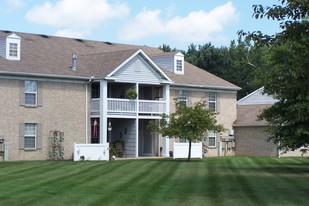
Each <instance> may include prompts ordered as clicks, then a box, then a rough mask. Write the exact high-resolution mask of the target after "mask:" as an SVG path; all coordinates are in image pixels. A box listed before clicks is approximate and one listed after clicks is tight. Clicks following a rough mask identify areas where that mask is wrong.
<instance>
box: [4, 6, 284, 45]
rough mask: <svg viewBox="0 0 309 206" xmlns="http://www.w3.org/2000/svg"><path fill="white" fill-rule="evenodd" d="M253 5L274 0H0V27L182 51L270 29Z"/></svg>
mask: <svg viewBox="0 0 309 206" xmlns="http://www.w3.org/2000/svg"><path fill="white" fill-rule="evenodd" d="M253 4H262V5H269V6H271V5H273V4H278V0H48V1H47V0H1V1H0V30H11V31H19V32H27V33H37V34H47V35H56V36H66V37H73V38H84V39H91V40H99V41H109V42H116V43H126V44H136V45H147V46H153V47H158V46H160V45H162V44H167V45H170V46H171V47H172V48H177V49H184V50H186V49H187V47H188V45H190V44H191V43H193V44H196V45H203V44H205V43H208V42H211V43H212V44H213V45H215V46H218V47H219V46H228V45H229V43H230V41H231V40H233V39H237V34H236V32H237V31H239V30H241V29H243V30H245V31H256V30H259V31H262V32H265V33H267V34H274V33H276V32H278V31H280V30H279V24H278V22H275V21H272V20H266V19H265V20H264V19H262V20H260V19H259V20H256V19H254V18H253V17H252V13H253V8H252V5H253Z"/></svg>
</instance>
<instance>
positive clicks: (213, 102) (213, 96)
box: [208, 92, 217, 111]
mask: <svg viewBox="0 0 309 206" xmlns="http://www.w3.org/2000/svg"><path fill="white" fill-rule="evenodd" d="M208 99H209V100H208V107H209V110H210V111H217V93H216V92H209V95H208Z"/></svg>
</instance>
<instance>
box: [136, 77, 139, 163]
mask: <svg viewBox="0 0 309 206" xmlns="http://www.w3.org/2000/svg"><path fill="white" fill-rule="evenodd" d="M135 91H136V93H137V98H136V108H135V112H136V119H135V134H136V136H135V138H136V139H135V142H136V145H135V157H138V153H139V151H138V148H139V144H138V143H139V130H138V125H139V118H138V114H139V97H138V96H139V84H138V83H136V85H135Z"/></svg>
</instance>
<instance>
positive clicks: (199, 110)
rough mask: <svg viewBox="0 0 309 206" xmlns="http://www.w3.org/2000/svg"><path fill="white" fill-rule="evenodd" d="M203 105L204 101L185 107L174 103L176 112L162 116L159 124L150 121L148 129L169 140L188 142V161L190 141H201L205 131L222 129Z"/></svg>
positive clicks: (189, 158) (178, 102)
mask: <svg viewBox="0 0 309 206" xmlns="http://www.w3.org/2000/svg"><path fill="white" fill-rule="evenodd" d="M205 104H206V102H205V101H199V102H197V103H195V104H194V105H193V106H190V107H187V106H183V104H181V102H180V101H176V111H175V112H174V113H172V114H170V116H168V115H163V116H162V119H161V120H160V124H157V123H156V122H155V121H151V122H150V123H149V128H150V129H151V130H152V131H158V132H160V133H161V134H162V135H163V136H168V137H169V138H172V137H174V138H180V139H186V140H188V141H189V152H188V161H190V160H191V144H192V141H201V140H202V139H203V137H204V136H205V135H206V133H207V131H215V132H220V131H222V130H223V129H224V128H223V126H222V125H221V124H217V121H216V118H215V115H214V113H213V112H212V111H210V110H208V109H206V107H205Z"/></svg>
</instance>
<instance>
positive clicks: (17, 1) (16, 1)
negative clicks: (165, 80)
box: [9, 0, 24, 8]
mask: <svg viewBox="0 0 309 206" xmlns="http://www.w3.org/2000/svg"><path fill="white" fill-rule="evenodd" d="M9 3H10V4H11V5H12V6H14V7H15V8H20V7H23V6H24V1H23V0H9Z"/></svg>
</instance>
